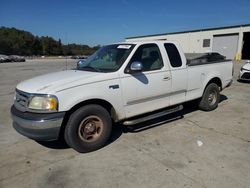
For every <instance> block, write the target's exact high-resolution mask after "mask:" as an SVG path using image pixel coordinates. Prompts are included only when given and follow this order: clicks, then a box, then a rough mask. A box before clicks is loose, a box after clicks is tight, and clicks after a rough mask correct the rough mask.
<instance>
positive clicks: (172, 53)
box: [164, 43, 182, 67]
mask: <svg viewBox="0 0 250 188" xmlns="http://www.w3.org/2000/svg"><path fill="white" fill-rule="evenodd" d="M164 47H165V49H166V51H167V54H168V58H169V61H170V64H171V66H172V67H181V66H182V61H181V56H180V54H179V51H178V50H177V48H176V46H175V45H174V44H171V43H166V44H164Z"/></svg>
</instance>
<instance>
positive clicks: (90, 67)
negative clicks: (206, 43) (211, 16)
mask: <svg viewBox="0 0 250 188" xmlns="http://www.w3.org/2000/svg"><path fill="white" fill-rule="evenodd" d="M208 59H209V58H205V59H202V58H196V59H195V60H194V61H192V60H187V58H186V57H185V54H184V53H183V52H182V50H181V48H180V46H179V45H178V44H177V43H175V42H170V41H147V42H131V43H118V44H112V45H107V46H104V47H102V48H100V49H99V50H98V51H97V52H96V53H94V54H93V55H92V56H90V57H89V58H88V59H87V60H86V61H84V62H82V63H80V64H79V66H77V68H76V69H75V70H66V71H61V72H56V73H51V74H47V75H43V76H38V77H35V78H32V79H30V80H27V81H24V82H21V83H20V84H18V85H17V87H16V95H15V101H14V105H13V106H12V108H11V114H12V119H13V126H14V128H15V129H16V130H17V131H18V132H19V133H20V134H22V135H25V136H27V137H29V138H31V139H34V140H46V141H49V140H56V139H58V138H59V136H63V137H64V139H65V141H66V142H67V144H68V145H69V146H70V147H72V148H74V149H75V150H77V151H78V152H88V151H93V150H96V149H99V148H101V147H103V146H104V145H105V143H106V142H107V140H108V139H109V137H110V135H111V130H112V125H113V123H114V122H122V123H123V124H124V125H133V124H137V123H139V122H143V121H146V120H149V119H152V118H156V117H159V116H162V115H166V114H169V113H172V112H176V111H178V110H181V109H182V105H181V104H182V103H184V102H186V101H191V100H194V99H198V101H199V104H198V105H199V107H200V109H202V110H204V111H210V110H214V109H215V108H216V107H217V106H218V102H219V101H220V91H221V90H222V89H224V88H225V87H227V86H229V85H230V84H231V83H232V72H233V63H232V61H227V60H220V61H216V60H212V61H209V60H208Z"/></svg>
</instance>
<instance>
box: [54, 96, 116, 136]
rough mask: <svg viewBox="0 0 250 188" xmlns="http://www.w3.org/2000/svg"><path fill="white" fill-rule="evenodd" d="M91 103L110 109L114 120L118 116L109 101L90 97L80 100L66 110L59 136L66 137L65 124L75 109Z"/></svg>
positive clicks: (109, 111)
mask: <svg viewBox="0 0 250 188" xmlns="http://www.w3.org/2000/svg"><path fill="white" fill-rule="evenodd" d="M89 104H97V105H100V106H102V107H103V108H105V109H106V110H107V111H108V113H109V114H110V116H111V118H112V119H113V120H114V119H115V118H116V115H115V111H114V108H113V106H112V105H111V104H110V103H109V102H107V101H105V100H102V99H90V100H86V101H83V102H80V103H78V104H76V105H75V106H73V107H72V108H71V109H70V110H69V111H67V112H66V114H65V116H64V118H63V122H62V125H61V129H60V134H59V138H64V130H65V126H66V125H67V122H68V120H69V117H70V115H71V114H72V113H73V112H74V111H76V110H77V109H79V108H80V107H82V106H85V105H89Z"/></svg>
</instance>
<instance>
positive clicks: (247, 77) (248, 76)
mask: <svg viewBox="0 0 250 188" xmlns="http://www.w3.org/2000/svg"><path fill="white" fill-rule="evenodd" d="M241 78H242V79H248V80H250V72H245V73H244V74H243V75H242V76H241Z"/></svg>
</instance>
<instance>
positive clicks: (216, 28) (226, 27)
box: [125, 24, 250, 39]
mask: <svg viewBox="0 0 250 188" xmlns="http://www.w3.org/2000/svg"><path fill="white" fill-rule="evenodd" d="M247 26H250V24H243V25H233V26H225V27H212V28H206V29H195V30H189V31H179V32H170V33H161V34H154V35H142V36H135V37H127V38H125V39H136V38H142V37H155V36H162V35H173V34H182V33H192V32H200V31H211V30H221V29H232V28H237V27H247Z"/></svg>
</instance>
